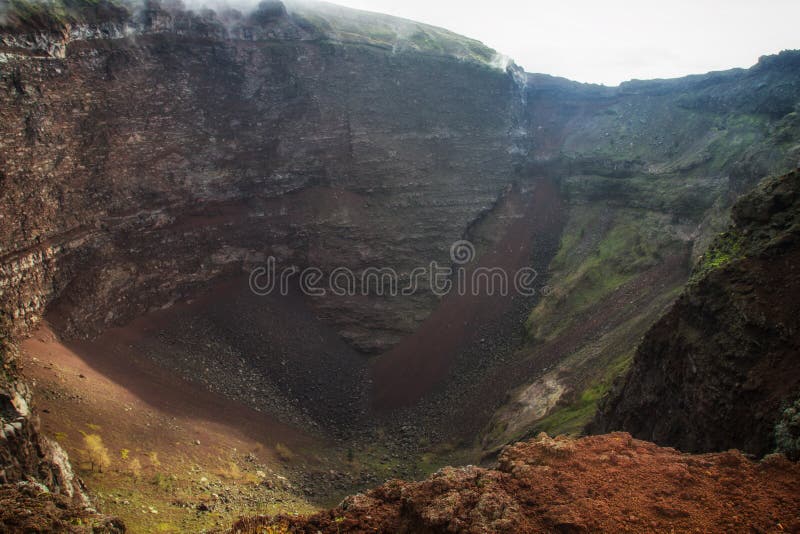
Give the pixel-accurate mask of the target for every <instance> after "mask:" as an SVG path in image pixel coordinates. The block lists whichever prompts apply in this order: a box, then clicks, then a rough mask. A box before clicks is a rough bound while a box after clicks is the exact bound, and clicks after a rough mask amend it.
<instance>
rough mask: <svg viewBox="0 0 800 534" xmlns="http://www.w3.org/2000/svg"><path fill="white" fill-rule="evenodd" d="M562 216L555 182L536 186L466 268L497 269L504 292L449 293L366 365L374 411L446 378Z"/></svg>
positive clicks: (503, 305)
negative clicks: (535, 244) (536, 242)
mask: <svg viewBox="0 0 800 534" xmlns="http://www.w3.org/2000/svg"><path fill="white" fill-rule="evenodd" d="M562 212H563V209H562V206H561V201H560V198H559V196H558V192H557V190H556V186H555V184H553V183H552V182H550V181H548V180H541V181H540V182H538V183H537V185H536V187H535V189H534V191H533V193H532V195H531V197H530V199H529V200H528V203H527V206H526V207H525V213H524V216H523V217H520V218H519V219H518V220H516V221H514V222H513V223H512V224H511V225H510V227H509V228H508V230H507V231H506V234H505V236H504V237H503V238H502V239H501V240H500V241H499V242H498V243H497V245H495V246H494V247H493V248H492V249H491V250H489V251H488V252H486V253H485V254H483V255H482V256H481V257H480V258H479V261H478V262H477V264H475V265H469V266H468V268H467V269H466V277H467V278H466V279H467V280H469V279H470V276H471V273H472V272H473V269H476V268H478V267H486V268H496V267H499V268H501V269H503V270H505V272H506V273H508V277H509V292H508V294H507V295H501V294H499V293H495V294H491V295H490V294H487V292H486V291H483V290H481V291H479V294H478V295H473V294H469V293H467V294H463V295H462V294H459V292H457V291H451V292H450V293H449V294H448V295H447V296H445V297H444V298H443V299H442V302H441V304H440V305H439V307H438V308H436V310H434V312H433V313H432V314H431V315H430V316H429V317H428V319H427V320H426V321H425V322H424V323H423V324H422V325H421V326H420V327H419V328H418V329H417V330H416V331H415V332H414V333H413V334H411V335H410V336H408V337H407V338H405V339H404V340H403V341H401V342H400V343H399V344H398V345H397V346H395V347H394V348H393V349H392V350H390V351H389V352H387V353H386V354H384V355H382V356H380V357H379V358H377V359H376V360H375V362H374V364H373V365H372V368H371V375H372V381H373V390H372V391H373V398H372V400H373V405H374V406H375V407H376V408H378V409H391V408H397V407H401V406H408V405H411V404H413V403H414V402H416V401H417V400H419V399H420V398H421V397H422V396H423V395H424V394H425V393H427V392H428V391H430V390H431V389H432V388H433V387H434V386H435V385H437V384H438V383H439V382H440V381H441V380H442V379H443V378H444V377H445V376H446V374H447V372H448V370H449V369H450V366H451V365H452V363H453V361H454V360H455V358H456V356H457V355H458V353H459V351H461V350H463V349H464V348H466V347H468V346H469V345H470V344H471V343H472V342H474V341H475V340H474V337H475V335H476V332H477V331H478V327H479V326H480V325H482V324H489V323H491V322H493V320H494V319H495V318H497V317H500V316H501V315H503V314H504V313H506V312H507V311H508V310H509V309H510V307H511V306H512V299H513V297H514V289H513V275H514V273H515V272H516V271H517V270H518V269H520V268H522V267H528V266H530V258H531V254H532V253H533V251H532V241H533V237H534V236H536V235H550V234H556V233H558V232H559V229H560V227H561V224H562V219H561V216H560V214H561V213H562Z"/></svg>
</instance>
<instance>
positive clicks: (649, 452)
mask: <svg viewBox="0 0 800 534" xmlns="http://www.w3.org/2000/svg"><path fill="white" fill-rule="evenodd" d="M267 525H271V526H273V527H276V528H275V531H278V532H281V531H289V532H317V531H320V532H335V533H340V532H415V533H416V532H515V533H516V532H596V531H605V532H670V531H675V532H686V531H699V532H745V531H746V532H800V465H799V464H796V463H793V462H790V461H789V460H787V459H785V458H784V457H783V456H769V457H767V458H765V459H764V460H762V461H760V462H753V461H751V460H748V459H747V458H745V457H744V456H743V455H741V454H740V453H739V452H737V451H729V452H724V453H717V454H702V455H689V454H683V453H680V452H678V451H676V450H674V449H670V448H662V447H658V446H657V445H654V444H652V443H649V442H645V441H639V440H635V439H632V438H631V437H630V435H628V434H624V433H614V434H606V435H602V436H591V437H586V438H581V439H579V440H572V439H569V438H556V439H552V438H549V437H547V436H546V435H544V434H542V435H540V436H539V437H537V438H536V439H534V440H531V441H528V442H522V443H517V444H515V445H512V446H510V447H507V448H506V449H505V450H504V451H503V453H502V454H501V456H500V460H499V466H498V468H497V469H483V468H479V467H473V466H468V467H461V468H450V467H448V468H444V469H442V470H440V471H439V472H437V473H436V474H434V475H433V476H431V477H430V478H428V479H426V480H423V481H420V482H402V481H398V480H393V481H390V482H387V483H386V484H384V485H383V486H380V487H379V488H376V489H374V490H371V491H369V492H367V493H366V494H360V495H355V496H353V497H348V498H347V499H345V500H344V502H342V504H341V505H340V506H339V507H338V508H335V509H333V510H329V511H325V512H321V513H318V514H315V515H313V516H310V517H305V518H296V517H275V518H267V517H259V518H247V519H243V520H241V521H239V522H238V523H237V524H236V525H234V527H233V529H232V531H231V532H236V533H243V534H245V533H253V532H262V531H263V530H259V529H263V528H264V527H265V526H267Z"/></svg>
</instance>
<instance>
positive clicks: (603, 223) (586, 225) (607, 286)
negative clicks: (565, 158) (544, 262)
mask: <svg viewBox="0 0 800 534" xmlns="http://www.w3.org/2000/svg"><path fill="white" fill-rule="evenodd" d="M571 215H572V217H571V219H570V222H569V224H568V225H567V228H566V229H565V231H564V234H563V235H562V239H561V245H560V247H559V252H558V253H557V255H556V257H555V259H554V260H553V263H552V265H551V271H552V272H553V274H552V276H551V282H550V286H551V287H552V288H553V289H552V293H551V294H550V295H548V296H547V297H546V298H544V299H542V300H541V301H540V302H539V304H538V305H537V306H536V308H534V310H533V311H532V312H531V314H530V315H529V317H528V321H527V328H528V333H529V335H530V336H531V337H532V338H535V339H552V338H554V337H555V336H557V335H558V334H559V333H560V332H561V331H563V330H564V329H566V328H567V327H569V326H570V325H572V324H573V323H574V321H575V320H577V319H578V318H579V316H580V315H581V314H582V313H584V312H586V311H587V310H588V309H589V308H590V307H591V306H593V305H596V304H597V303H599V302H600V301H601V300H602V299H603V298H604V297H606V296H608V295H610V294H611V293H612V292H613V291H615V290H616V289H617V288H618V287H620V286H621V285H623V284H624V283H626V282H628V281H629V280H631V279H632V278H633V277H635V276H636V275H637V274H639V273H641V272H642V271H644V270H646V269H647V268H650V267H652V266H654V265H656V264H657V263H659V262H660V261H661V255H662V252H663V251H664V250H669V247H670V246H671V245H673V244H674V243H675V242H676V240H675V239H674V238H673V237H672V236H671V235H670V234H669V232H666V231H665V228H664V227H665V224H664V219H663V217H659V216H657V215H655V214H652V213H648V212H645V211H642V210H618V211H616V212H615V213H614V215H613V216H609V215H608V212H607V208H605V207H604V206H593V207H578V208H576V209H573V212H572V214H571ZM609 217H610V218H609ZM582 249H583V250H582Z"/></svg>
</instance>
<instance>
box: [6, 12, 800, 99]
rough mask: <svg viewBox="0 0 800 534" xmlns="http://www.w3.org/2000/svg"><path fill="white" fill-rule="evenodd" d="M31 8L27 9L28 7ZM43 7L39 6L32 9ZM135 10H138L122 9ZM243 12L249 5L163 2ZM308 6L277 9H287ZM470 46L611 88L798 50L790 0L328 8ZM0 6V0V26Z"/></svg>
mask: <svg viewBox="0 0 800 534" xmlns="http://www.w3.org/2000/svg"><path fill="white" fill-rule="evenodd" d="M34 1H36V0H34ZM41 1H45V0H41ZM123 1H125V2H126V3H128V4H129V5H130V4H133V5H134V6H136V5H142V3H143V2H144V0H123ZM167 1H169V2H176V3H179V4H181V3H182V4H184V5H186V6H187V7H190V8H192V9H200V8H204V7H209V8H212V9H219V8H221V7H232V8H235V9H239V10H241V11H248V10H250V9H251V8H253V7H255V6H256V5H257V4H258V1H259V0H167ZM293 2H294V3H298V2H303V3H314V0H285V2H284V3H285V4H287V7H289V9H291V5H292V3H293ZM335 3H336V4H339V5H343V6H347V7H352V8H357V9H363V10H367V11H374V12H379V13H386V14H390V15H395V16H399V17H403V18H407V19H412V20H415V21H419V22H424V23H428V24H432V25H434V26H440V27H442V28H446V29H448V30H452V31H454V32H456V33H460V34H462V35H466V36H468V37H472V38H475V39H478V40H480V41H482V42H483V43H485V44H486V45H488V46H490V47H492V48H494V49H495V50H497V52H498V53H499V55H498V57H500V58H505V57H508V58H510V59H512V60H514V61H515V62H516V63H517V64H518V65H520V66H522V67H523V68H525V70H527V71H528V72H542V73H546V74H552V75H555V76H563V77H566V78H570V79H572V80H577V81H581V82H588V83H600V84H605V85H617V84H619V83H620V82H622V81H625V80H630V79H653V78H673V77H678V76H684V75H687V74H696V73H704V72H708V71H713V70H723V69H730V68H733V67H749V66H751V65H753V64H754V63H755V62H756V61H757V60H758V58H759V56H761V55H765V54H774V53H777V52H780V51H781V50H785V49H794V48H800V34H798V31H797V22H798V20H800V1H798V0H766V1H765V0H762V1H760V2H757V1H753V0H694V1H692V0H673V1H672V2H664V1H663V0H662V1H654V0H639V1H626V0H606V1H590V0H567V1H562V2H560V3H559V2H555V1H553V0H550V1H548V2H541V1H539V0H529V1H525V0H493V1H492V2H475V1H464V0H403V1H398V0H338V1H336V2H335ZM7 6H8V3H7V2H5V1H3V0H0V24H2V23H4V22H5V20H4V19H5V17H4V13H3V11H4V9H5V8H7Z"/></svg>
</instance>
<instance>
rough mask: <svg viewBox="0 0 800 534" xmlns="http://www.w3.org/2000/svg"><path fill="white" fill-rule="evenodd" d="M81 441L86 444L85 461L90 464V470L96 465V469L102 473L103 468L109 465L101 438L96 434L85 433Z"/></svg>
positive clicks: (108, 458) (109, 458)
mask: <svg viewBox="0 0 800 534" xmlns="http://www.w3.org/2000/svg"><path fill="white" fill-rule="evenodd" d="M83 443H84V445H85V446H86V461H88V462H89V463H90V464H91V466H92V471H94V468H95V467H97V469H98V471H100V472H101V473H102V472H103V469H105V468H108V466H110V465H111V457H110V456H109V455H108V449H107V448H106V446H105V445H103V438H101V437H100V436H99V435H98V434H85V435H84V436H83Z"/></svg>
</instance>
